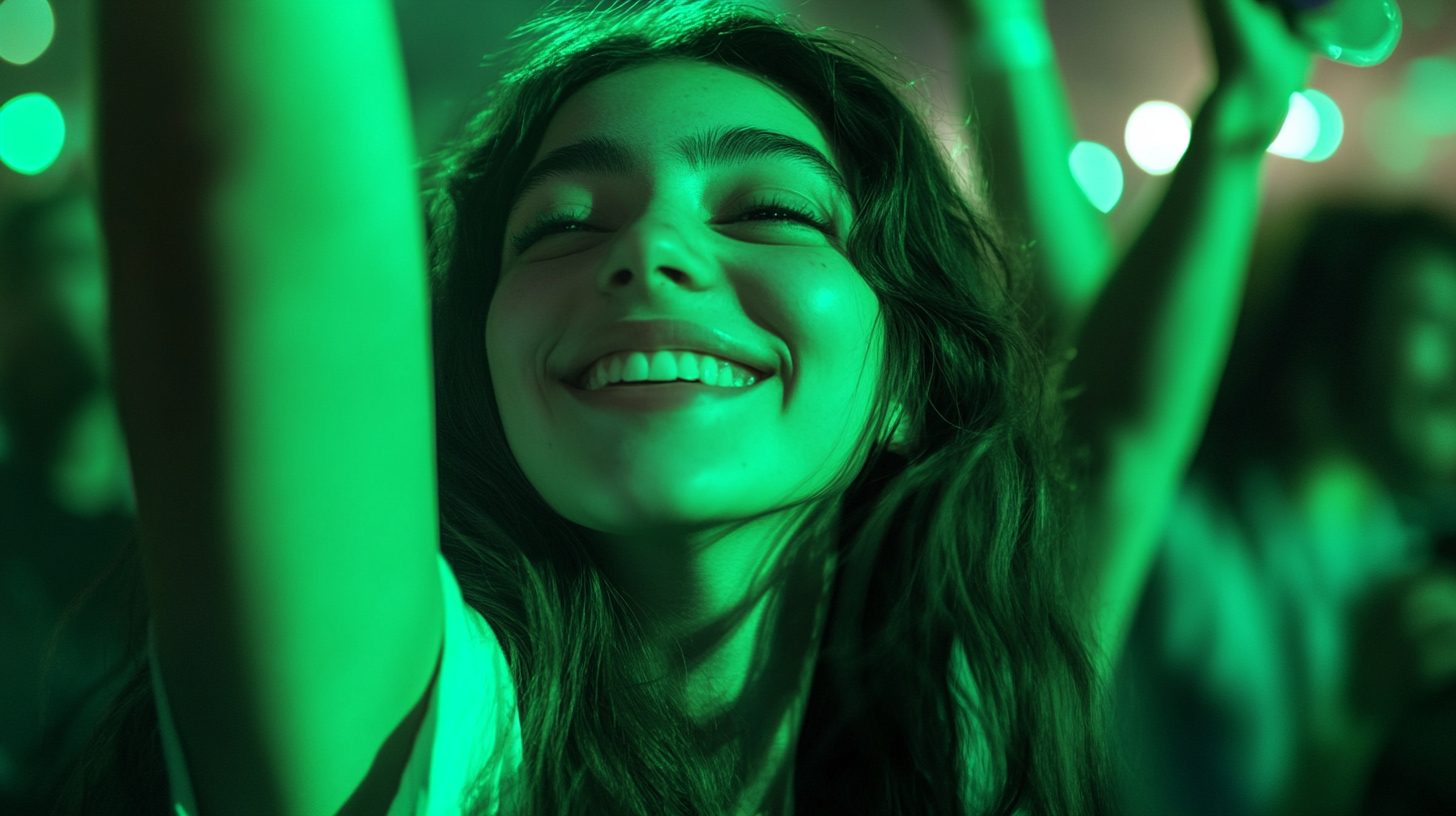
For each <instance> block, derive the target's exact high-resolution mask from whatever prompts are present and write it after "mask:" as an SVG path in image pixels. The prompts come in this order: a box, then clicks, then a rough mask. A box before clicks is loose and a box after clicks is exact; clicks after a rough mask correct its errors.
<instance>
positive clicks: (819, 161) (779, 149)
mask: <svg viewBox="0 0 1456 816" xmlns="http://www.w3.org/2000/svg"><path fill="white" fill-rule="evenodd" d="M677 147H678V150H679V151H680V152H681V153H682V155H683V158H685V159H687V162H688V165H689V166H690V167H692V168H693V169H694V170H698V169H701V168H703V167H705V166H710V165H716V164H731V163H733V162H743V161H752V160H753V159H787V160H789V161H793V162H799V163H802V164H806V165H808V167H809V169H811V170H813V171H814V172H816V173H818V174H819V175H821V176H823V177H824V180H825V181H828V182H829V183H830V184H831V185H832V186H833V187H834V188H835V189H836V190H838V191H839V192H840V193H841V194H843V195H845V196H846V197H847V196H848V195H849V186H848V185H847V184H845V181H844V176H843V175H842V174H841V173H840V172H839V170H838V169H837V168H835V166H834V164H833V163H832V162H830V161H829V159H828V157H826V156H825V155H824V154H823V153H821V152H819V150H818V149H817V148H815V147H813V146H812V145H810V144H808V143H807V142H802V141H800V140H798V139H795V138H794V137H792V136H786V135H784V134H782V133H775V132H774V131H771V130H763V129H762V128H754V127H730V128H715V129H713V130H710V131H707V132H704V133H698V134H696V135H694V136H689V137H687V138H685V139H682V140H681V141H679V142H678V144H677Z"/></svg>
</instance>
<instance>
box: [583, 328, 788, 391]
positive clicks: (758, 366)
mask: <svg viewBox="0 0 1456 816" xmlns="http://www.w3.org/2000/svg"><path fill="white" fill-rule="evenodd" d="M619 351H693V352H697V353H699V354H709V355H712V356H714V357H717V358H718V359H720V360H727V361H728V362H731V363H737V364H738V365H741V366H744V367H745V368H750V369H753V370H754V371H755V372H756V373H758V374H760V375H762V376H765V377H767V376H770V375H772V374H774V373H775V372H776V371H777V369H778V360H777V358H776V357H775V355H774V354H773V353H772V352H771V351H769V350H768V349H764V348H758V347H755V346H753V345H750V344H748V343H745V342H743V341H741V340H739V339H737V338H735V337H733V336H732V335H730V334H728V333H727V332H724V331H721V330H719V329H713V328H709V327H707V326H702V325H699V324H697V323H693V322H691V321H688V320H624V321H621V322H618V323H613V324H612V325H610V326H607V327H606V328H604V329H602V330H601V331H598V332H595V333H594V334H592V336H591V337H589V338H588V339H587V340H586V342H584V343H583V344H582V345H581V347H580V348H578V349H576V351H575V352H574V353H573V354H572V355H571V357H570V359H569V360H568V361H567V363H566V366H565V375H566V378H568V379H569V381H571V382H576V381H577V380H579V379H580V378H581V376H582V375H583V374H585V373H586V368H587V366H589V365H591V364H592V363H594V362H596V361H597V360H600V359H601V358H602V357H605V356H606V355H608V354H615V353H616V352H619Z"/></svg>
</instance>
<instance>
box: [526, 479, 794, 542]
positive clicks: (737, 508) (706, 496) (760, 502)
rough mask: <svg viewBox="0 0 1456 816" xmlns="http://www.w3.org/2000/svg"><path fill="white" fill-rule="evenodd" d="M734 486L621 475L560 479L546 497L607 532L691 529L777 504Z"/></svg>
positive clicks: (743, 516) (747, 515)
mask: <svg viewBox="0 0 1456 816" xmlns="http://www.w3.org/2000/svg"><path fill="white" fill-rule="evenodd" d="M735 492H736V491H732V490H730V489H726V488H724V487H721V486H720V487H716V488H715V487H714V486H711V485H705V486H703V487H702V488H701V489H697V490H693V489H685V486H684V484H683V483H682V482H678V483H676V484H672V485H668V484H663V483H662V482H661V481H660V480H652V481H651V482H649V483H646V484H640V483H639V484H634V483H632V482H631V481H630V480H622V481H618V482H616V483H615V484H612V485H611V486H610V487H608V486H605V485H580V484H578V485H574V486H571V487H567V486H564V485H563V486H561V487H560V488H559V489H558V490H555V491H551V493H553V494H555V495H551V494H547V496H546V500H547V502H548V503H549V504H551V506H552V507H553V508H555V509H556V511H557V512H558V513H560V514H561V515H563V516H565V517H566V518H567V519H569V520H571V521H572V522H574V523H576V524H580V525H581V526H583V527H586V528H588V529H591V530H596V531H597V532H600V533H606V534H608V535H647V534H663V533H673V532H692V531H696V530H703V529H707V528H711V527H716V526H720V525H723V524H730V523H732V522H735V521H742V520H745V519H750V518H754V517H757V516H761V515H764V514H767V513H770V512H773V511H774V510H775V509H777V507H778V506H780V505H781V504H782V503H781V502H776V501H770V500H767V499H768V497H762V496H759V497H748V496H742V495H741V494H740V495H734V493H735Z"/></svg>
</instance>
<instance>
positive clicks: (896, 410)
mask: <svg viewBox="0 0 1456 816" xmlns="http://www.w3.org/2000/svg"><path fill="white" fill-rule="evenodd" d="M909 424H910V423H909V422H907V421H906V420H905V406H904V405H902V404H900V402H899V401H898V400H897V401H895V402H891V403H890V421H889V423H888V425H889V428H890V439H889V441H888V442H887V443H886V447H887V448H888V449H889V450H890V452H891V453H898V454H900V455H901V456H904V455H905V454H906V452H907V451H908V449H909V447H910V429H909Z"/></svg>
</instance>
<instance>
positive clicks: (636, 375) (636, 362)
mask: <svg viewBox="0 0 1456 816" xmlns="http://www.w3.org/2000/svg"><path fill="white" fill-rule="evenodd" d="M757 378H758V375H756V374H754V373H753V372H752V371H749V370H748V369H746V368H744V367H742V366H740V365H737V364H735V363H730V362H728V361H727V360H719V359H718V358H716V357H712V356H709V355H707V354H699V353H697V352H695V351H619V352H616V353H615V354H608V355H607V356H605V357H603V358H602V359H600V360H597V361H596V362H595V363H592V364H591V366H590V367H589V368H587V370H586V373H585V374H584V375H582V386H583V387H584V388H586V389H587V390H589V391H595V390H596V389H598V388H605V387H607V386H608V385H611V384H612V383H619V382H671V381H673V380H694V381H697V382H701V383H702V384H703V385H715V386H718V387H720V388H742V387H744V386H748V385H753V383H754V382H755V381H756V380H757Z"/></svg>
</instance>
